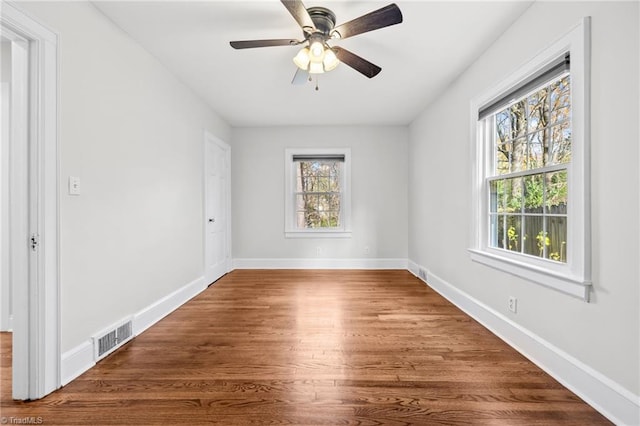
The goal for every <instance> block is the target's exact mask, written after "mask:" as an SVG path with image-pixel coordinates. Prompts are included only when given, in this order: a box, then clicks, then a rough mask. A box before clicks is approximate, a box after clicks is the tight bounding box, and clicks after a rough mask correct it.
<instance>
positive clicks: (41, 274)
mask: <svg viewBox="0 0 640 426" xmlns="http://www.w3.org/2000/svg"><path fill="white" fill-rule="evenodd" d="M0 29H1V30H2V35H3V37H5V38H7V39H9V40H11V41H12V58H11V59H12V87H11V92H12V99H11V140H10V151H11V156H10V161H11V168H12V170H11V172H10V173H11V174H10V177H9V180H10V190H9V191H10V197H11V202H10V211H9V215H10V220H11V235H10V238H11V241H10V249H9V251H10V253H11V260H10V267H11V275H12V278H11V279H12V281H13V282H12V285H13V287H12V290H13V312H14V318H13V368H12V370H13V391H12V392H13V398H14V399H21V400H26V399H39V398H42V397H43V396H45V395H46V394H48V393H50V392H52V391H54V390H55V389H57V388H59V387H60V326H59V324H60V321H59V288H58V285H59V277H58V271H59V260H58V251H59V250H58V186H59V185H58V123H57V120H58V116H57V108H58V101H57V97H58V80H57V41H58V40H57V35H56V34H55V33H53V32H52V31H50V30H48V29H47V28H45V27H44V26H42V25H41V24H39V23H38V22H36V21H34V20H33V19H31V18H30V17H28V16H27V15H26V14H24V13H22V12H21V11H20V10H19V9H17V8H16V7H15V6H14V5H13V4H11V3H6V2H3V4H2V9H1V10H0ZM14 51H15V53H14Z"/></svg>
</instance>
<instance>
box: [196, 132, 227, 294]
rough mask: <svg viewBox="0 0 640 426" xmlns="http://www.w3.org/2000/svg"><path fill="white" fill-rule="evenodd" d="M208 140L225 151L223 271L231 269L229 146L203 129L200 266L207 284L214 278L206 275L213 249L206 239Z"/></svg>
mask: <svg viewBox="0 0 640 426" xmlns="http://www.w3.org/2000/svg"><path fill="white" fill-rule="evenodd" d="M209 142H213V143H215V144H216V145H218V146H220V147H221V148H222V149H223V150H224V151H225V152H226V155H225V166H226V167H225V173H226V176H225V180H226V182H227V185H226V188H225V192H226V194H225V198H226V200H225V201H226V204H227V206H226V207H227V211H226V212H225V213H226V219H227V223H226V228H227V229H226V234H227V238H226V241H225V251H226V253H225V259H226V261H225V273H227V272H229V271H231V266H232V265H231V146H230V145H229V144H228V143H226V142H224V141H223V140H221V139H220V138H218V137H216V136H214V135H213V134H212V133H210V132H209V131H207V130H205V131H204V141H203V144H202V150H203V155H202V158H203V160H204V161H203V165H202V167H203V168H202V179H203V185H202V189H203V193H202V194H203V195H202V230H203V234H202V235H203V240H204V241H203V258H202V266H203V269H204V271H203V275H204V279H205V282H206V283H207V285H209V284H211V283H212V282H213V281H214V279H215V278H213V277H210V276H208V275H207V258H208V254H209V253H210V252H211V250H212V249H213V248H212V247H211V246H210V244H209V242H208V241H207V221H208V218H209V216H208V214H207V194H208V191H207V189H208V182H207V169H208V167H209V161H208V160H209V158H208V154H207V152H208V151H207V143H209Z"/></svg>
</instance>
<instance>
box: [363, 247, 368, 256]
mask: <svg viewBox="0 0 640 426" xmlns="http://www.w3.org/2000/svg"><path fill="white" fill-rule="evenodd" d="M364 254H366V255H368V254H369V246H364Z"/></svg>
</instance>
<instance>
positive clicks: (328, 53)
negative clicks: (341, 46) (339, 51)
mask: <svg viewBox="0 0 640 426" xmlns="http://www.w3.org/2000/svg"><path fill="white" fill-rule="evenodd" d="M339 63H340V61H339V60H338V57H337V56H336V54H335V53H334V51H333V50H331V49H330V48H329V49H327V50H325V51H324V58H323V59H322V65H323V67H324V70H325V71H331V70H333V69H335V68H336V67H337V66H338V64H339Z"/></svg>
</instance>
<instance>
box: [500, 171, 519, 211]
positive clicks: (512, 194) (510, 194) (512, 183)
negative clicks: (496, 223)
mask: <svg viewBox="0 0 640 426" xmlns="http://www.w3.org/2000/svg"><path fill="white" fill-rule="evenodd" d="M504 191H505V201H504V206H505V210H506V211H507V212H509V213H520V212H521V211H522V178H511V179H507V180H506V182H505V188H504Z"/></svg>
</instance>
